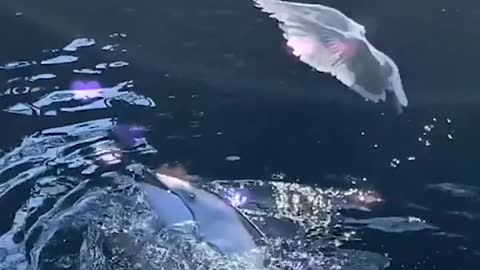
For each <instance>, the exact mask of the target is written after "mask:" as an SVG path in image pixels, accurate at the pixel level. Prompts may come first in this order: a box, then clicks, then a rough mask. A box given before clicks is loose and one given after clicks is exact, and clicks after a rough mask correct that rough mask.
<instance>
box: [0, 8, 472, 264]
mask: <svg viewBox="0 0 480 270" xmlns="http://www.w3.org/2000/svg"><path fill="white" fill-rule="evenodd" d="M312 2H314V1H312ZM317 3H321V4H325V5H329V6H333V7H335V8H338V9H340V10H342V11H343V12H345V13H346V14H348V15H349V16H351V17H352V18H354V19H355V20H357V21H359V22H360V23H362V24H364V25H365V26H366V28H367V35H368V38H369V39H370V40H371V42H372V43H373V44H375V45H376V46H377V47H378V48H379V49H381V50H383V51H384V52H385V53H387V54H388V55H390V56H391V57H392V58H393V59H394V60H395V62H396V63H397V65H398V66H399V69H400V71H401V75H402V79H403V81H404V88H405V91H406V93H407V95H408V97H409V101H410V105H409V107H407V109H406V110H405V112H404V113H403V114H401V115H398V114H396V112H395V111H394V110H393V109H392V107H391V106H390V105H391V104H388V103H387V104H383V103H379V104H374V103H372V102H366V101H364V100H363V99H362V98H360V97H359V96H357V95H356V94H354V93H353V92H352V91H350V90H348V89H347V88H346V87H344V86H343V85H341V84H340V83H339V82H338V81H336V80H334V79H333V78H331V77H330V76H328V75H325V74H319V73H318V72H314V71H312V70H311V69H310V68H308V67H307V66H306V65H304V64H303V63H301V62H300V61H299V60H297V59H295V57H293V56H292V55H291V54H290V53H289V50H288V48H287V47H286V45H285V41H284V40H283V39H282V37H281V32H280V30H279V29H278V26H277V23H276V22H275V21H273V20H271V19H270V18H268V16H265V14H263V13H261V12H260V11H259V10H258V9H256V8H255V7H254V6H253V3H252V2H251V1H238V0H236V1H233V0H224V1H218V0H215V1H214V0H207V1H200V2H199V1H191V0H180V1H174V2H168V3H167V2H165V3H162V2H159V1H137V2H131V1H123V0H122V1H100V2H99V1H90V0H86V1H78V2H65V1H56V0H55V1H54V0H51V1H40V2H39V1H31V0H21V1H15V2H13V1H8V2H7V1H3V2H2V3H0V25H1V26H2V27H0V36H2V37H3V39H2V40H3V42H1V43H0V83H1V84H2V87H1V88H0V107H1V109H2V112H0V120H1V123H3V125H2V127H3V133H2V137H1V140H0V153H1V156H2V157H1V159H0V209H1V212H0V213H1V219H0V269H27V268H26V267H27V265H30V267H32V268H30V269H132V268H129V266H128V263H131V264H135V263H136V262H147V261H148V262H151V265H153V266H152V269H158V267H170V268H171V269H175V267H177V268H178V269H188V268H181V266H180V265H181V262H182V260H188V259H190V260H192V261H194V262H195V263H197V264H198V263H199V262H197V261H195V260H194V259H192V258H189V257H188V256H187V257H185V256H183V257H182V254H183V253H182V252H180V251H179V250H178V247H176V248H175V247H172V246H170V243H169V242H168V241H167V242H162V241H163V240H162V239H160V240H159V239H157V240H158V241H154V240H155V238H154V237H143V238H142V237H140V238H139V239H140V240H141V241H144V243H147V244H145V245H144V248H145V249H146V248H147V247H149V248H150V247H151V250H153V251H152V252H153V253H149V252H147V251H145V250H142V252H136V248H132V244H131V243H130V244H128V245H127V246H130V247H127V248H126V247H125V245H126V244H123V245H122V243H123V242H122V238H116V237H114V236H113V237H112V236H111V235H110V234H112V232H116V231H120V230H126V231H128V232H136V230H142V232H143V233H144V234H146V235H147V236H148V235H149V234H148V232H147V233H146V232H145V231H144V230H145V228H143V227H142V228H141V229H138V226H139V225H138V224H143V220H145V219H147V218H148V217H149V211H148V209H146V208H145V205H143V203H142V202H141V201H140V200H139V199H138V198H139V194H138V190H136V188H135V181H134V180H133V178H132V177H131V176H130V173H129V169H128V168H129V166H132V164H133V165H135V166H148V167H153V168H155V167H159V166H160V165H161V164H164V163H170V164H172V163H173V164H178V165H179V166H181V167H182V168H185V170H186V171H187V172H188V173H189V174H193V175H198V176H200V178H202V179H204V182H203V184H204V188H205V189H210V190H212V191H214V192H219V194H221V195H222V196H227V195H228V194H229V193H228V192H227V191H232V190H234V191H238V192H246V194H247V195H245V196H246V197H247V199H246V201H247V202H246V203H245V204H243V205H241V206H239V207H240V209H242V210H243V211H245V213H246V215H247V216H250V217H251V218H252V220H253V221H254V222H257V223H258V224H259V226H260V227H261V228H262V229H263V230H264V231H265V233H266V234H267V235H268V236H269V241H270V242H269V244H268V245H267V247H266V248H267V250H268V253H269V254H270V255H271V258H272V264H271V265H270V268H271V269H310V268H311V269H330V268H328V267H340V268H339V269H383V266H384V265H385V264H386V263H385V262H389V265H390V266H389V268H387V269H420V270H423V269H425V270H427V269H428V270H430V269H436V270H444V269H445V270H457V269H458V270H460V269H464V270H475V269H477V264H478V262H479V261H480V245H479V243H480V234H479V233H478V231H477V230H478V229H477V228H478V227H479V225H480V197H479V196H480V185H479V184H478V181H477V164H478V163H479V162H480V158H479V156H478V155H477V151H476V150H477V146H478V138H479V137H480V129H478V128H476V124H477V123H478V122H479V121H480V114H479V113H480V111H479V107H478V103H479V102H480V98H479V97H480V96H479V95H478V93H477V88H478V83H477V81H476V75H477V70H478V68H477V59H478V58H479V57H480V53H479V51H478V48H479V45H480V44H479V40H480V33H479V32H478V31H477V28H476V27H475V25H478V24H479V20H480V15H479V14H480V4H478V3H477V2H475V1H470V2H468V1H463V2H462V3H460V2H458V1H453V0H442V1H428V2H422V3H420V2H418V1H413V0H409V1H390V2H388V1H387V2H385V1H346V0H342V1H340V0H338V1H317ZM79 39H81V40H79ZM75 40H76V42H77V43H75V44H74V45H70V46H67V45H69V44H71V43H72V41H75ZM59 57H60V58H59ZM220 180H221V181H220ZM247 180H252V181H247ZM132 209H133V210H134V211H133V210H132ZM99 224H100V225H99ZM142 226H143V225H142ZM98 239H104V240H101V241H100V240H98ZM112 239H113V240H112ZM118 239H120V240H118ZM102 241H103V244H101V243H100V244H99V242H102ZM105 243H107V244H105ZM119 243H120V244H119ZM115 245H118V246H121V247H123V248H124V249H125V250H126V251H125V252H124V253H122V254H123V255H118V256H114V255H112V254H111V253H112V252H113V251H112V250H115V249H114V248H113V246H115ZM190 248H193V249H194V248H195V247H190ZM165 252H167V253H165ZM168 252H170V253H168ZM295 252H297V253H295ZM172 254H173V255H172ZM298 254H301V256H300V255H298ZM298 256H300V257H302V256H303V257H302V258H298ZM112 258H117V259H118V258H120V259H119V260H120V261H121V262H117V261H112V260H113V259H112ZM202 258H205V257H202ZM162 259H165V260H163V261H162ZM167 259H168V260H167ZM102 260H103V263H102ZM215 260H216V259H215ZM215 260H214V261H215ZM105 261H107V262H105ZM200 262H201V261H200ZM123 263H126V265H127V266H119V265H122V264H123ZM205 265H207V264H205ZM308 265H309V267H310V268H308ZM321 265H323V266H321ZM82 267H84V268H82ZM85 267H87V268H85ZM88 267H90V268H88ZM95 267H97V268H95ZM109 267H110V268H109ZM122 267H123V268H122ZM172 267H173V268H172ZM275 267H277V268H275ZM302 267H303V268H302ZM144 269H149V268H144ZM205 269H209V268H208V267H206V268H205ZM210 269H221V268H220V267H219V266H217V267H215V266H211V267H210ZM222 269H223V268H222ZM225 269H243V268H234V267H233V266H232V267H231V268H225Z"/></svg>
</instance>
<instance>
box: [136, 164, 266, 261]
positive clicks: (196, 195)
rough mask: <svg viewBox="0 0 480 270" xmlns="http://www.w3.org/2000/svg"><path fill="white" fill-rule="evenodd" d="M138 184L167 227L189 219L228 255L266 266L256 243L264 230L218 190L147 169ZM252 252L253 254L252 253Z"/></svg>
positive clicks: (198, 233) (200, 233)
mask: <svg viewBox="0 0 480 270" xmlns="http://www.w3.org/2000/svg"><path fill="white" fill-rule="evenodd" d="M139 185H140V188H141V190H142V191H143V193H144V195H145V196H144V198H145V200H146V202H147V203H148V204H149V206H150V207H151V209H152V211H153V212H154V213H155V215H156V216H157V217H158V219H159V220H160V221H161V223H162V225H163V226H164V227H166V228H169V227H175V226H176V225H179V224H183V223H186V222H193V223H194V224H195V226H196V230H195V232H196V236H197V237H198V239H199V240H200V241H203V242H205V243H207V244H208V245H210V246H211V247H213V248H214V249H216V250H217V251H219V252H220V253H222V254H224V255H227V256H242V259H243V256H245V255H247V254H248V255H250V256H245V259H247V260H248V262H249V263H251V264H252V265H253V266H255V268H256V269H259V268H264V263H265V258H264V256H263V255H262V254H261V252H252V251H258V249H257V247H258V245H259V244H261V243H263V240H264V237H265V235H264V234H263V232H262V231H261V230H260V229H259V228H258V227H257V226H256V225H255V224H254V223H253V222H252V221H251V220H249V219H248V218H247V217H246V216H245V215H243V214H242V213H241V212H240V211H239V209H238V208H236V207H235V206H233V205H231V204H229V203H228V202H226V201H225V200H223V199H222V198H221V197H220V196H218V195H217V194H214V193H211V192H208V191H206V190H203V189H201V188H199V187H196V186H195V185H194V184H192V183H190V182H189V181H186V180H183V179H180V178H177V177H174V176H169V175H165V174H162V173H158V172H154V171H152V170H150V169H146V168H145V170H144V173H143V177H141V178H140V181H139ZM252 254H253V256H252Z"/></svg>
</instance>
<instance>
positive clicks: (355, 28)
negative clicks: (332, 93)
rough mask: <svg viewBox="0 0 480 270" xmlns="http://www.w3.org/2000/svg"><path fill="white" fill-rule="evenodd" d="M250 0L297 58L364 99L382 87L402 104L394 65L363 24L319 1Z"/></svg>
mask: <svg viewBox="0 0 480 270" xmlns="http://www.w3.org/2000/svg"><path fill="white" fill-rule="evenodd" d="M253 1H254V2H255V6H256V7H257V8H259V9H261V10H262V11H263V12H265V13H268V14H269V17H271V18H274V19H276V20H277V21H278V22H279V27H280V29H281V30H282V31H283V37H284V38H285V39H286V40H287V45H288V46H289V47H290V48H292V49H293V52H292V53H293V54H294V55H295V56H297V57H298V58H299V59H300V61H302V62H304V63H306V64H307V65H309V66H311V67H312V68H314V69H315V70H317V71H319V72H324V73H328V74H331V75H332V76H334V77H335V78H337V79H338V80H339V81H341V82H342V83H343V84H345V85H346V86H348V87H349V88H350V89H351V90H353V91H355V92H356V93H358V94H360V95H361V96H362V97H364V98H366V99H367V100H370V101H373V102H375V103H377V102H379V101H383V102H385V101H386V96H387V94H386V92H387V91H388V92H391V93H392V94H393V95H392V96H393V100H394V104H395V106H396V109H397V111H398V112H399V113H400V112H402V111H403V107H407V105H408V99H407V96H406V94H405V92H404V90H403V86H402V80H401V78H400V72H399V70H398V67H397V65H396V64H395V62H394V61H393V60H392V59H391V58H390V57H388V56H387V55H385V54H384V53H383V52H381V51H379V50H377V49H376V48H375V47H374V46H373V45H372V44H371V43H370V42H369V41H368V40H367V38H366V30H365V27H364V26H363V25H361V24H359V23H357V22H355V21H354V20H352V19H351V18H349V17H347V16H346V15H345V14H343V13H342V12H340V11H338V10H336V9H334V8H331V7H327V6H323V5H319V4H304V3H295V2H286V1H278V0H253ZM389 96H390V95H389Z"/></svg>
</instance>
